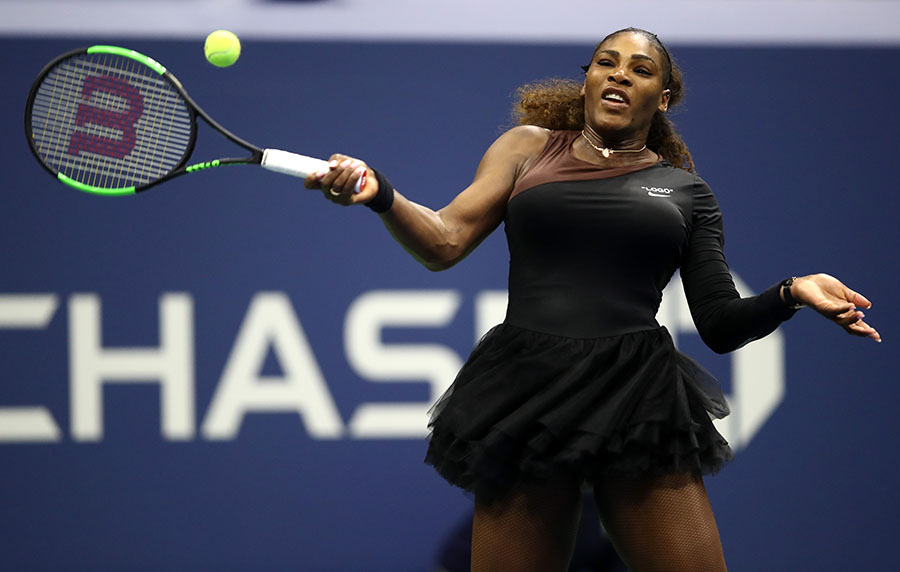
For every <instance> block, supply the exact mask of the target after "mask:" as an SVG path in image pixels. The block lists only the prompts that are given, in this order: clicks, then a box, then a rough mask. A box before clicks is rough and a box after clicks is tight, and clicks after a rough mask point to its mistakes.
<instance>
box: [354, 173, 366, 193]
mask: <svg viewBox="0 0 900 572" xmlns="http://www.w3.org/2000/svg"><path fill="white" fill-rule="evenodd" d="M367 173H368V171H365V170H363V174H362V176H361V177H360V178H359V191H357V192H358V193H360V192H362V190H363V189H365V188H366V175H367Z"/></svg>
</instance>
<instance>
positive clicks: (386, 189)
mask: <svg viewBox="0 0 900 572" xmlns="http://www.w3.org/2000/svg"><path fill="white" fill-rule="evenodd" d="M372 172H373V173H375V180H376V181H378V192H377V193H375V198H373V199H372V200H371V201H369V202H367V203H366V206H367V207H369V208H370V209H372V210H373V211H375V212H377V213H378V214H381V213H385V212H387V211H389V210H391V207H392V206H394V186H393V185H391V182H390V181H388V180H387V178H386V177H385V176H384V175H382V174H381V173H379V172H378V171H376V170H375V169H372Z"/></svg>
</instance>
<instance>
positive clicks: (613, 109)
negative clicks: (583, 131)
mask: <svg viewBox="0 0 900 572" xmlns="http://www.w3.org/2000/svg"><path fill="white" fill-rule="evenodd" d="M664 58H665V55H663V54H662V53H660V51H659V50H658V49H657V48H656V47H655V46H654V45H653V44H652V43H651V42H650V40H649V39H647V37H646V36H644V35H643V34H640V33H634V32H623V33H621V34H617V35H615V36H613V37H612V38H609V39H608V40H606V41H605V42H603V43H602V44H601V45H600V46H599V47H598V48H597V51H596V52H594V58H593V60H592V61H591V65H590V66H589V67H588V70H587V74H586V76H585V79H584V86H583V87H582V88H581V91H582V95H583V96H584V116H585V122H586V123H588V125H589V126H590V127H592V128H593V129H594V130H595V131H596V132H597V133H598V134H599V135H601V136H603V135H614V136H615V137H617V138H623V137H627V136H628V135H630V134H632V133H640V132H642V131H649V129H650V122H651V120H652V119H653V114H654V113H656V112H657V111H666V109H668V106H669V96H670V92H669V90H667V89H663V87H664V83H665V82H666V81H667V79H668V78H667V77H666V73H667V72H666V67H665V60H664ZM644 137H646V135H644Z"/></svg>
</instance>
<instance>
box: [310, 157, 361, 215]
mask: <svg viewBox="0 0 900 572" xmlns="http://www.w3.org/2000/svg"><path fill="white" fill-rule="evenodd" d="M357 181H360V186H359V192H358V193H357V192H355V188H356V182H357ZM303 186H304V187H306V188H307V189H319V190H321V191H322V194H323V195H324V196H325V198H326V199H328V200H330V201H331V202H333V203H337V204H339V205H344V206H349V205H356V204H365V203H367V202H369V201H371V200H372V199H373V198H375V194H376V193H378V181H377V180H376V179H375V174H374V173H373V172H372V169H370V168H369V167H368V165H366V163H365V162H364V161H361V160H359V159H354V158H353V157H348V156H347V155H341V154H338V153H336V154H334V155H332V156H331V157H330V158H329V159H328V166H327V167H326V168H324V169H322V170H321V171H318V172H316V173H310V174H309V175H308V176H307V177H306V179H305V180H304V181H303Z"/></svg>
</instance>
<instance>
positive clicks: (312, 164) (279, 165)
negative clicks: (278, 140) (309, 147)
mask: <svg viewBox="0 0 900 572" xmlns="http://www.w3.org/2000/svg"><path fill="white" fill-rule="evenodd" d="M260 165H261V166H262V167H263V168H264V169H268V170H270V171H275V172H276V173H282V174H284V175H291V176H294V177H300V178H303V179H305V178H306V177H307V176H309V175H310V174H311V173H315V172H317V171H321V170H322V169H327V168H328V162H327V161H323V160H321V159H316V158H315V157H307V156H306V155H299V154H297V153H291V152H289V151H281V150H279V149H263V156H262V161H260ZM360 182H362V177H361V178H359V179H357V181H356V186H355V187H354V188H353V192H355V193H358V192H359V191H360V188H359V185H360Z"/></svg>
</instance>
